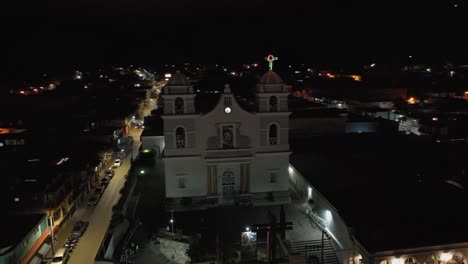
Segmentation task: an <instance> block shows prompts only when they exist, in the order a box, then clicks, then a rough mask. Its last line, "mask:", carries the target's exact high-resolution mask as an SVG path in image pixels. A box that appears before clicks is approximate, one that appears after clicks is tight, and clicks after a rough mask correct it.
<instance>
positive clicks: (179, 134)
mask: <svg viewBox="0 0 468 264" xmlns="http://www.w3.org/2000/svg"><path fill="white" fill-rule="evenodd" d="M185 143H186V142H185V129H183V128H182V127H178V128H177V129H176V148H185Z"/></svg>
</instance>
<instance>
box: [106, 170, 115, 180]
mask: <svg viewBox="0 0 468 264" xmlns="http://www.w3.org/2000/svg"><path fill="white" fill-rule="evenodd" d="M114 175H115V172H114V170H113V169H109V170H106V177H109V178H112V177H114Z"/></svg>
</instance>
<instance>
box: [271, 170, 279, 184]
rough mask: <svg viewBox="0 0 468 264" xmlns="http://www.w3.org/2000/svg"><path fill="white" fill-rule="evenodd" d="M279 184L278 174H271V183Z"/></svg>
mask: <svg viewBox="0 0 468 264" xmlns="http://www.w3.org/2000/svg"><path fill="white" fill-rule="evenodd" d="M276 182H278V174H277V173H276V172H270V183H276Z"/></svg>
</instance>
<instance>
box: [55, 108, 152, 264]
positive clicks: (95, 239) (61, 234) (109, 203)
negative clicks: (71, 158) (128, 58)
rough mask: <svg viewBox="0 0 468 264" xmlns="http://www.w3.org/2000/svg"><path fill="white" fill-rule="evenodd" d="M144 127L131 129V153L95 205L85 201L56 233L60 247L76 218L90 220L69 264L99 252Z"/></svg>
mask: <svg viewBox="0 0 468 264" xmlns="http://www.w3.org/2000/svg"><path fill="white" fill-rule="evenodd" d="M154 106H155V103H153V104H150V105H148V106H147V107H145V109H144V111H143V112H144V115H148V114H150V112H151V110H152V108H154ZM142 132H143V129H136V128H132V129H130V131H129V135H131V136H133V138H134V143H133V149H132V155H129V156H127V157H126V158H124V159H123V160H122V165H121V166H120V167H119V168H116V169H115V175H114V177H113V178H112V180H111V181H110V182H109V185H108V186H107V188H106V190H105V191H104V194H103V195H102V197H101V199H100V200H99V202H98V204H97V205H96V206H95V207H94V206H93V207H92V206H88V205H87V204H86V203H87V201H86V203H84V204H83V205H82V206H81V207H80V208H78V209H77V210H76V212H75V213H74V214H73V216H72V217H71V218H70V219H69V220H68V221H66V222H65V223H64V224H63V225H62V226H61V227H60V230H59V231H58V233H57V234H56V237H57V243H56V246H55V247H56V249H58V248H60V247H63V245H64V244H65V240H66V239H67V238H68V237H69V235H70V233H71V230H72V227H73V225H74V224H75V223H76V222H77V221H78V220H84V221H89V226H88V229H87V230H86V232H85V233H84V235H83V236H82V237H81V238H80V240H79V242H78V244H77V246H76V248H75V249H74V250H73V251H72V253H71V258H70V261H69V262H68V263H69V264H88V263H89V264H91V263H94V258H95V256H96V254H97V252H98V249H99V246H100V245H101V242H102V240H103V239H104V235H105V233H106V231H107V228H108V226H109V223H110V220H111V217H112V207H113V206H114V205H115V204H116V203H117V202H118V200H119V198H120V193H119V191H120V189H121V188H122V187H123V185H124V183H125V175H126V174H127V173H128V171H129V170H130V160H131V158H132V157H135V158H136V157H137V155H138V151H139V148H140V146H141V141H140V135H141V133H142Z"/></svg>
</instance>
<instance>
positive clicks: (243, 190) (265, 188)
mask: <svg viewBox="0 0 468 264" xmlns="http://www.w3.org/2000/svg"><path fill="white" fill-rule="evenodd" d="M288 94H289V93H288V89H287V86H286V85H285V84H284V83H283V81H282V79H281V78H280V76H279V75H278V74H276V73H275V72H273V71H272V70H271V67H270V70H269V71H268V72H266V73H265V74H264V75H263V76H262V77H261V79H260V81H259V83H258V84H257V85H256V102H255V103H256V111H247V110H245V109H244V108H243V107H242V106H241V104H239V102H238V101H237V99H236V96H235V95H234V94H233V93H232V92H231V89H230V87H229V85H228V84H226V85H225V87H224V92H223V93H222V94H221V95H220V97H219V99H218V102H217V104H216V106H215V107H214V108H213V109H212V110H211V111H209V112H206V113H201V112H200V111H197V109H196V107H195V100H196V99H197V98H196V95H197V94H196V93H194V92H193V86H192V84H191V82H190V81H189V79H188V78H187V77H186V76H185V75H184V74H183V73H181V72H179V71H178V72H176V73H174V74H173V75H172V77H171V78H170V79H169V80H168V82H167V84H166V85H165V86H164V88H163V90H162V94H161V97H162V101H163V102H162V105H163V114H162V119H163V124H164V126H163V127H164V131H163V135H164V151H163V152H162V155H161V156H162V160H163V162H164V178H165V193H166V198H167V200H168V206H170V207H172V208H173V209H177V208H181V207H184V206H190V207H192V208H201V209H203V208H209V207H214V206H226V205H237V206H256V205H270V204H285V203H289V200H290V198H289V192H288V177H289V174H288V165H289V155H290V150H289V143H288V131H289V115H290V112H288V101H287V97H288Z"/></svg>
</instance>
